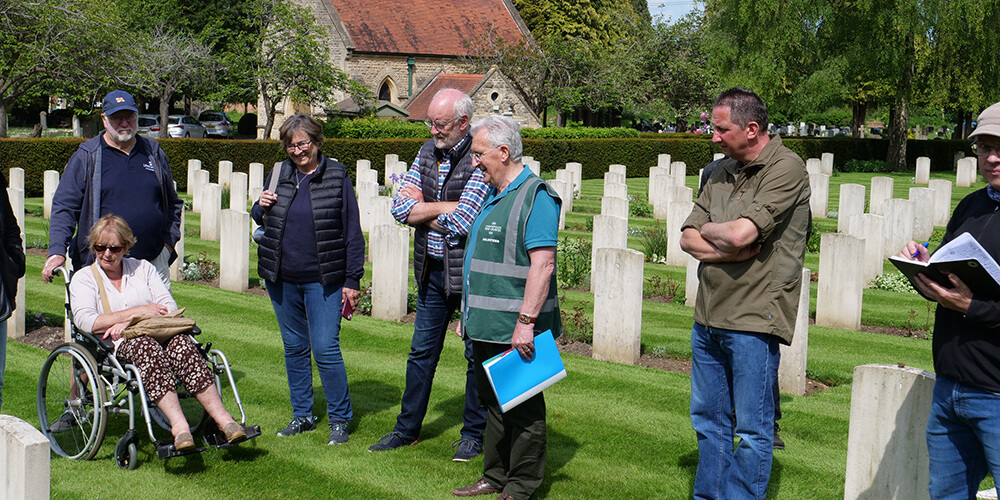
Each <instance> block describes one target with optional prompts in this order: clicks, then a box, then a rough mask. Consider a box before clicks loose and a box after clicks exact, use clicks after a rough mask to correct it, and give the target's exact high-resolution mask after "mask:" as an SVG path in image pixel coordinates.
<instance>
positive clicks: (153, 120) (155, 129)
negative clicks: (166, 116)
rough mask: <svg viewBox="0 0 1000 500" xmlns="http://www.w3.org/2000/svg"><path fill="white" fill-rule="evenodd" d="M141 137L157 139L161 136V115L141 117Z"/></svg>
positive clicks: (139, 132)
mask: <svg viewBox="0 0 1000 500" xmlns="http://www.w3.org/2000/svg"><path fill="white" fill-rule="evenodd" d="M137 133H138V134H139V135H141V136H144V137H149V138H151V139H156V138H157V137H159V136H160V115H139V131H138V132H137Z"/></svg>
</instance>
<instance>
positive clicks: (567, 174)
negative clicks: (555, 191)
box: [556, 169, 574, 212]
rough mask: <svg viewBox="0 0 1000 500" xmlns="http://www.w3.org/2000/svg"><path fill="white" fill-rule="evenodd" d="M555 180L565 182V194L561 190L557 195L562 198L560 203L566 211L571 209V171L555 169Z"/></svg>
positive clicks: (572, 195)
mask: <svg viewBox="0 0 1000 500" xmlns="http://www.w3.org/2000/svg"><path fill="white" fill-rule="evenodd" d="M556 180H560V181H564V182H565V183H566V188H567V189H566V195H565V196H563V194H562V192H560V193H559V196H560V197H561V198H562V205H563V207H565V211H566V212H572V211H573V197H574V194H573V193H574V191H573V190H574V188H573V172H572V171H570V170H568V169H560V170H556Z"/></svg>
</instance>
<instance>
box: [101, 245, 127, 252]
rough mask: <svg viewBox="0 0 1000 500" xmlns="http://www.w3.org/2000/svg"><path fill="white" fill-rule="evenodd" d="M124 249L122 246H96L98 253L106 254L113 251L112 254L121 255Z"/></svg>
mask: <svg viewBox="0 0 1000 500" xmlns="http://www.w3.org/2000/svg"><path fill="white" fill-rule="evenodd" d="M124 249H125V247H123V246H121V245H94V251H96V252H97V253H104V252H106V251H108V250H111V253H119V252H121V251H122V250H124Z"/></svg>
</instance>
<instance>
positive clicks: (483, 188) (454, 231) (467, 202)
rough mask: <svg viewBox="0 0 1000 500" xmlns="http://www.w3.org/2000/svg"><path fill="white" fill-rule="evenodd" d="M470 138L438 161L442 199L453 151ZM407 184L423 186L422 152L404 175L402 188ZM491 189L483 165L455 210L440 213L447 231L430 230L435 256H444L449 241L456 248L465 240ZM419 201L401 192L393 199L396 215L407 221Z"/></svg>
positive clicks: (429, 247)
mask: <svg viewBox="0 0 1000 500" xmlns="http://www.w3.org/2000/svg"><path fill="white" fill-rule="evenodd" d="M467 140H471V138H469V136H466V137H465V138H464V139H462V141H460V142H459V143H458V144H456V145H455V147H454V148H452V150H451V151H449V152H448V154H446V155H444V159H443V160H442V161H440V162H438V193H437V197H438V199H441V195H442V192H443V188H444V181H445V179H447V178H448V173H449V172H451V153H452V152H453V151H454V150H455V149H456V148H458V147H460V146H461V145H462V144H463V143H464V142H465V141H467ZM407 185H412V186H414V187H416V188H417V189H421V182H420V157H419V155H418V156H417V158H416V159H414V160H413V164H412V165H410V169H409V170H407V171H406V175H404V176H403V182H402V184H400V186H399V190H402V189H403V188H404V187H406V186H407ZM399 190H397V192H399ZM488 190H489V186H487V185H486V182H485V181H484V180H483V173H482V172H481V171H480V170H479V169H476V170H475V171H474V172H473V174H472V176H471V177H469V180H468V182H467V183H466V184H465V188H464V189H463V190H462V196H461V197H459V199H458V207H457V208H456V209H455V210H454V211H453V212H451V213H447V214H441V215H439V216H438V217H437V223H438V225H439V226H441V228H443V229H444V230H445V231H446V233H445V234H442V233H439V232H437V231H434V230H433V229H432V230H431V231H429V232H428V233H427V253H428V254H429V255H430V256H431V257H434V258H435V259H443V258H444V245H445V243H446V242H447V245H448V246H449V247H452V248H454V247H456V246H458V245H460V244H461V242H462V238H463V237H465V235H467V234H469V227H471V226H472V221H473V220H475V218H476V214H478V213H479V208H480V207H482V206H483V201H484V200H485V199H486V193H487V191H488ZM416 204H417V200H414V199H412V198H404V197H401V196H398V195H397V196H396V197H395V198H393V200H392V216H393V217H395V219H396V220H397V221H399V222H401V223H403V224H406V220H407V219H408V218H409V217H410V211H411V210H413V207H414V206H415V205H416Z"/></svg>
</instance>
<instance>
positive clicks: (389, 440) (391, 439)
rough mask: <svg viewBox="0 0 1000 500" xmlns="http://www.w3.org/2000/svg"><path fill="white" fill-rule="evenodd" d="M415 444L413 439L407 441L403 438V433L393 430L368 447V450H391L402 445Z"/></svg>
mask: <svg viewBox="0 0 1000 500" xmlns="http://www.w3.org/2000/svg"><path fill="white" fill-rule="evenodd" d="M411 444H413V441H406V440H405V439H403V435H402V434H400V433H398V432H396V431H392V432H390V433H388V434H386V435H384V436H382V438H381V439H379V440H378V442H377V443H375V444H373V445H371V446H369V447H368V451H389V450H395V449H396V448H399V447H400V446H408V445H411Z"/></svg>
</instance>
